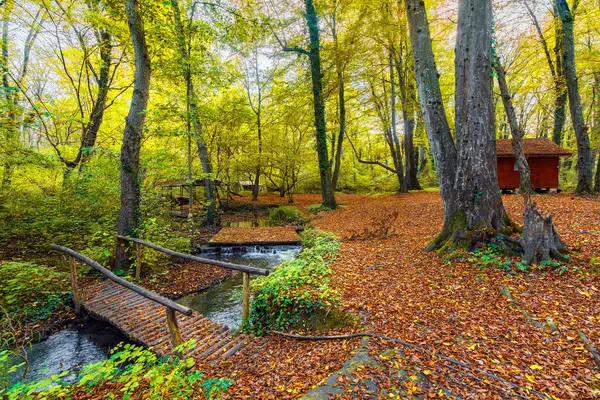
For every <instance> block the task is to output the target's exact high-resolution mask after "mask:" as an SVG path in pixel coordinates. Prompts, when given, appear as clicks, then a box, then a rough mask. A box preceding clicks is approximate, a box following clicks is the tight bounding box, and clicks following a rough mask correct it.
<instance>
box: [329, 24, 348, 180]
mask: <svg viewBox="0 0 600 400" xmlns="http://www.w3.org/2000/svg"><path fill="white" fill-rule="evenodd" d="M331 33H332V35H333V43H334V47H335V48H334V50H335V72H336V76H337V86H338V102H339V112H340V115H339V118H340V119H339V124H340V126H339V131H338V138H337V148H336V150H335V159H334V168H333V176H332V177H331V185H332V186H333V190H334V191H335V190H336V189H337V185H338V180H339V178H340V171H341V164H342V148H343V146H342V145H343V142H344V136H346V95H345V87H344V66H343V65H342V60H341V59H340V53H339V52H340V50H339V42H338V35H337V20H336V16H335V13H334V15H333V18H332V26H331Z"/></svg>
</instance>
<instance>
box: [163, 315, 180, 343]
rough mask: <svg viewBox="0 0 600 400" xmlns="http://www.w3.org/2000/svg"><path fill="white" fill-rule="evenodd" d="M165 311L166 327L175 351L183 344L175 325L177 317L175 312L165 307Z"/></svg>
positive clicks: (177, 325) (177, 326)
mask: <svg viewBox="0 0 600 400" xmlns="http://www.w3.org/2000/svg"><path fill="white" fill-rule="evenodd" d="M165 311H166V313H167V326H168V327H169V334H170V335H171V344H172V345H173V349H175V348H176V347H178V346H179V345H181V343H183V341H182V340H181V332H179V324H178V323H177V315H175V311H173V310H172V309H170V308H169V307H166V308H165Z"/></svg>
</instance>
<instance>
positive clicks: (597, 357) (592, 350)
mask: <svg viewBox="0 0 600 400" xmlns="http://www.w3.org/2000/svg"><path fill="white" fill-rule="evenodd" d="M579 338H580V339H581V341H582V342H583V343H585V347H587V349H588V351H589V352H590V353H592V356H593V357H594V361H595V362H596V365H598V369H600V354H598V353H597V352H596V349H595V348H594V345H593V344H592V342H590V340H589V339H588V338H587V336H585V333H583V332H579Z"/></svg>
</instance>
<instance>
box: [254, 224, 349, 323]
mask: <svg viewBox="0 0 600 400" xmlns="http://www.w3.org/2000/svg"><path fill="white" fill-rule="evenodd" d="M302 240H303V251H302V252H301V253H299V254H298V255H297V256H296V257H295V258H293V259H292V260H289V261H286V262H284V263H283V264H281V265H279V266H278V267H276V268H275V269H274V270H273V271H272V272H271V274H269V276H266V277H261V278H257V279H255V280H253V281H252V291H253V292H254V299H253V301H252V309H251V312H250V326H249V327H247V328H248V329H250V330H252V331H254V332H255V333H257V334H261V333H264V332H266V331H267V330H269V329H285V328H287V327H290V326H303V327H305V326H307V323H308V321H310V320H311V319H313V318H315V317H316V316H317V315H318V314H319V313H322V312H327V311H329V310H332V309H336V308H337V306H338V305H339V303H340V297H339V293H338V291H337V290H335V289H333V288H331V287H330V286H329V277H330V275H331V272H332V271H331V269H330V268H329V265H330V263H331V262H332V261H333V260H334V259H335V258H336V256H337V253H338V250H339V248H340V242H339V241H338V240H337V239H336V238H335V236H334V235H333V234H331V233H328V232H322V231H317V230H306V231H304V232H303V233H302Z"/></svg>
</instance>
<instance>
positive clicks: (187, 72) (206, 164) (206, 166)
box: [171, 0, 217, 225]
mask: <svg viewBox="0 0 600 400" xmlns="http://www.w3.org/2000/svg"><path fill="white" fill-rule="evenodd" d="M171 6H172V7H173V19H174V20H175V29H176V30H177V41H178V48H179V57H180V58H181V64H182V65H181V68H182V73H183V79H184V81H185V85H186V103H187V108H188V110H189V112H188V116H187V118H188V119H189V120H190V121H191V125H192V126H193V128H194V136H195V138H196V146H197V147H198V155H199V157H200V164H201V165H202V173H203V174H204V197H205V201H206V223H207V224H208V225H213V224H215V223H216V222H217V202H216V191H215V185H214V181H213V178H212V164H211V161H210V154H209V153H208V148H207V147H206V141H205V138H204V134H203V129H202V123H201V121H200V113H199V112H198V97H197V96H196V91H195V88H194V83H193V81H192V70H191V61H190V49H189V47H188V46H186V40H185V34H184V31H183V24H182V20H181V12H180V10H179V3H178V1H177V0H173V1H171Z"/></svg>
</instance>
